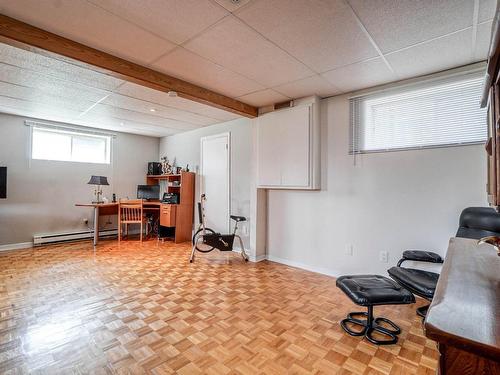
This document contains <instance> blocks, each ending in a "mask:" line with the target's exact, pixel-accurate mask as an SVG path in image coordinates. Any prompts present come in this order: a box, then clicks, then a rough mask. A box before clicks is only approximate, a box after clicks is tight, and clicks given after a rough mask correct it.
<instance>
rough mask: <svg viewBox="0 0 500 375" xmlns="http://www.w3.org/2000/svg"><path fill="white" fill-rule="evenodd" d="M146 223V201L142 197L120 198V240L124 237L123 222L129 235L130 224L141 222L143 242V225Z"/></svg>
mask: <svg viewBox="0 0 500 375" xmlns="http://www.w3.org/2000/svg"><path fill="white" fill-rule="evenodd" d="M145 223H146V218H145V216H144V202H143V200H142V199H130V200H129V199H124V200H122V199H120V201H119V205H118V241H121V239H122V224H125V232H126V234H127V236H128V225H129V224H141V234H140V239H141V242H142V233H143V226H144V225H145Z"/></svg>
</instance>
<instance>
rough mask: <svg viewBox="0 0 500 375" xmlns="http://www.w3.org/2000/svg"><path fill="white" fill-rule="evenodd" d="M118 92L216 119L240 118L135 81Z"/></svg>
mask: <svg viewBox="0 0 500 375" xmlns="http://www.w3.org/2000/svg"><path fill="white" fill-rule="evenodd" d="M117 93H120V94H123V95H127V96H130V97H134V98H138V99H142V100H145V101H147V102H150V103H156V104H160V105H164V106H168V107H174V108H178V109H181V110H184V111H188V112H192V113H197V114H199V115H203V116H206V117H210V118H213V119H216V120H220V122H222V121H229V120H234V119H236V118H239V117H240V116H238V115H236V114H234V113H231V112H227V111H224V110H222V109H218V108H215V107H212V106H208V105H205V104H201V103H197V102H194V101H192V100H188V99H183V98H181V97H170V96H168V95H167V94H166V93H164V92H161V91H158V90H153V89H150V88H148V87H144V86H140V85H137V84H135V83H131V82H127V83H125V84H124V85H123V86H121V87H120V88H119V89H118V90H117Z"/></svg>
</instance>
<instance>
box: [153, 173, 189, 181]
mask: <svg viewBox="0 0 500 375" xmlns="http://www.w3.org/2000/svg"><path fill="white" fill-rule="evenodd" d="M181 176H182V175H181V174H148V175H147V176H146V177H147V178H154V179H156V180H168V179H169V178H170V177H181Z"/></svg>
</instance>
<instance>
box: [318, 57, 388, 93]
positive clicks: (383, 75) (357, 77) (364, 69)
mask: <svg viewBox="0 0 500 375" xmlns="http://www.w3.org/2000/svg"><path fill="white" fill-rule="evenodd" d="M322 76H323V77H324V78H326V79H327V80H328V81H330V82H331V83H332V84H333V85H335V86H336V87H338V88H339V89H340V90H342V91H343V92H347V91H354V90H359V89H363V88H367V87H372V86H376V85H380V84H384V83H387V82H391V81H395V80H397V77H396V75H395V74H394V73H392V72H391V71H390V69H389V68H388V67H387V65H386V64H385V62H384V61H383V60H382V58H380V57H377V58H375V59H371V60H367V61H363V62H359V63H355V64H352V65H348V66H344V67H342V68H338V69H334V70H330V71H329V72H326V73H323V74H322Z"/></svg>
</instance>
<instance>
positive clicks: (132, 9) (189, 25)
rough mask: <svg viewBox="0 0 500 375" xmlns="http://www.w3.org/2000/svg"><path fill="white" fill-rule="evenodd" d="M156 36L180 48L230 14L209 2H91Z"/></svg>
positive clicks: (95, 0)
mask: <svg viewBox="0 0 500 375" xmlns="http://www.w3.org/2000/svg"><path fill="white" fill-rule="evenodd" d="M90 2H91V3H93V4H95V5H96V6H98V7H101V8H103V9H106V10H107V11H109V12H111V13H113V14H115V15H117V16H119V17H121V18H123V19H125V20H127V21H130V22H132V23H134V24H136V25H139V26H141V27H142V28H144V29H146V30H149V31H151V32H152V33H154V34H155V35H157V36H159V37H162V38H164V39H168V40H170V41H172V42H174V43H176V44H181V43H183V42H185V41H186V40H188V39H189V38H191V37H193V36H194V35H196V34H198V33H199V32H201V31H202V30H204V29H206V28H207V27H208V26H210V25H212V24H214V23H215V22H217V21H218V20H220V19H221V18H223V17H224V16H226V15H227V14H228V12H227V11H225V10H224V9H223V8H221V7H220V6H218V5H217V4H215V3H213V2H212V1H210V0H163V1H159V0H140V1H137V0H90Z"/></svg>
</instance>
